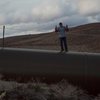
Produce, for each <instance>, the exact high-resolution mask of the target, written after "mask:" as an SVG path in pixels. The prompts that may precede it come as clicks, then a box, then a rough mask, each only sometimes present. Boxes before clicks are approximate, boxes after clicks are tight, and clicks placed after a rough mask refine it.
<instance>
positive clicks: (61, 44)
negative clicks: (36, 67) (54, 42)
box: [60, 38, 64, 52]
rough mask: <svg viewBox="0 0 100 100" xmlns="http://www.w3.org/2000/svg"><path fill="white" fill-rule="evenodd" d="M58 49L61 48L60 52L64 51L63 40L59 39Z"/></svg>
mask: <svg viewBox="0 0 100 100" xmlns="http://www.w3.org/2000/svg"><path fill="white" fill-rule="evenodd" d="M60 47H61V52H62V51H64V48H63V38H60Z"/></svg>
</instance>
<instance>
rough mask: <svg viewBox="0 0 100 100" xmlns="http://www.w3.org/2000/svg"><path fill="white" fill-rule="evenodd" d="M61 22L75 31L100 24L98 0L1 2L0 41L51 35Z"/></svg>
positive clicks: (22, 0) (20, 0)
mask: <svg viewBox="0 0 100 100" xmlns="http://www.w3.org/2000/svg"><path fill="white" fill-rule="evenodd" d="M59 22H63V23H64V25H66V24H67V25H68V26H69V27H74V26H78V25H82V24H87V23H94V22H100V0H0V37H2V27H3V25H5V26H6V33H5V34H6V36H14V35H24V34H25V35H26V34H36V33H42V32H50V31H53V30H54V27H55V26H56V25H58V24H59Z"/></svg>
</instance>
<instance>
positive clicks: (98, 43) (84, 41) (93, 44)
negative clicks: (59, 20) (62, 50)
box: [0, 23, 100, 53]
mask: <svg viewBox="0 0 100 100" xmlns="http://www.w3.org/2000/svg"><path fill="white" fill-rule="evenodd" d="M67 36H68V37H67V38H68V47H69V50H70V51H78V52H96V53H100V23H90V24H85V25H80V26H77V27H72V28H70V31H69V32H68V35H67ZM0 46H2V39H0ZM5 46H6V47H18V48H31V49H32V48H36V49H53V50H59V41H58V35H57V33H55V32H50V33H45V34H37V35H22V36H14V37H8V38H6V39H5Z"/></svg>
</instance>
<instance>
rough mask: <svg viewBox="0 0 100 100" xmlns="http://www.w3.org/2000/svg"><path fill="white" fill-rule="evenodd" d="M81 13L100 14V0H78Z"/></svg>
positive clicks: (88, 14) (86, 14)
mask: <svg viewBox="0 0 100 100" xmlns="http://www.w3.org/2000/svg"><path fill="white" fill-rule="evenodd" d="M78 10H79V13H80V14H82V15H85V16H95V15H98V14H100V0H78Z"/></svg>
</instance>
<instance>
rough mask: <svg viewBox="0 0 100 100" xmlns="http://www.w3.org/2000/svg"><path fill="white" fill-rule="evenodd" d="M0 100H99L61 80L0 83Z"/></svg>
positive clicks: (98, 97)
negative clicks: (55, 81)
mask: <svg viewBox="0 0 100 100" xmlns="http://www.w3.org/2000/svg"><path fill="white" fill-rule="evenodd" d="M0 100H100V95H98V96H97V97H95V96H92V95H89V94H87V92H86V91H84V90H82V89H80V88H78V87H76V86H73V85H71V84H69V83H68V82H67V81H65V80H63V81H61V82H59V83H57V84H49V85H48V84H45V83H41V82H38V81H37V82H29V83H27V84H25V83H17V82H14V81H11V82H6V81H0Z"/></svg>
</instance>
